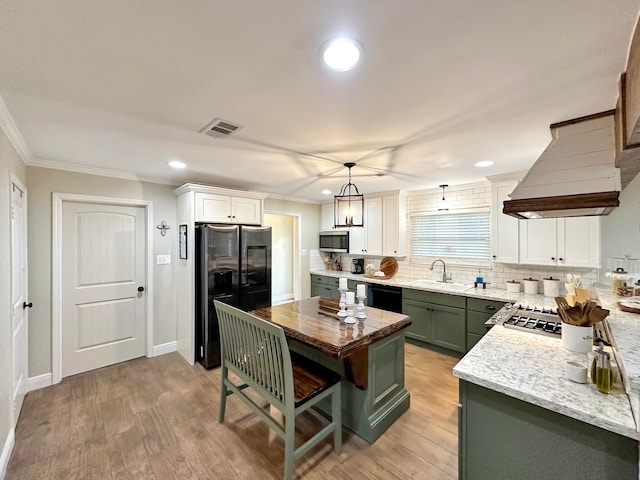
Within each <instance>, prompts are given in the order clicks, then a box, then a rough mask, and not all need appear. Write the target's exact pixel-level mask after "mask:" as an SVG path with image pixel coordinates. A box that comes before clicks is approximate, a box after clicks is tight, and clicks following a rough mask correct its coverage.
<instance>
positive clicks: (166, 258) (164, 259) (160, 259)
mask: <svg viewBox="0 0 640 480" xmlns="http://www.w3.org/2000/svg"><path fill="white" fill-rule="evenodd" d="M156 263H157V264H158V265H169V264H170V263H171V255H156Z"/></svg>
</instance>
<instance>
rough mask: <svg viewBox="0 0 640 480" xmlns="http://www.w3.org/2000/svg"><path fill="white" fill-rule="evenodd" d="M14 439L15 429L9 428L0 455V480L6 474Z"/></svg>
mask: <svg viewBox="0 0 640 480" xmlns="http://www.w3.org/2000/svg"><path fill="white" fill-rule="evenodd" d="M15 440H16V437H15V430H14V429H13V428H12V429H11V430H9V435H7V440H6V441H5V442H4V448H3V449H2V455H0V480H3V479H4V476H5V475H6V474H7V467H8V466H9V459H10V458H11V452H12V451H13V445H14V443H15Z"/></svg>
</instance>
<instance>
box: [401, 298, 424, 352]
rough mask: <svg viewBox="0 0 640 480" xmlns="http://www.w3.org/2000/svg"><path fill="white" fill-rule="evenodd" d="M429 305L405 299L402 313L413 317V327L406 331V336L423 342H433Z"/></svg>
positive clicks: (410, 326)
mask: <svg viewBox="0 0 640 480" xmlns="http://www.w3.org/2000/svg"><path fill="white" fill-rule="evenodd" d="M428 305H429V304H428V303H424V302H417V301H415V300H407V299H404V300H403V301H402V313H404V314H405V315H409V317H411V325H409V327H408V328H407V329H406V330H405V332H406V333H405V336H406V337H407V338H412V339H413V340H419V341H422V342H430V341H431V312H430V311H429V307H428Z"/></svg>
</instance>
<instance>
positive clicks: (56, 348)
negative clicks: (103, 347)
mask: <svg viewBox="0 0 640 480" xmlns="http://www.w3.org/2000/svg"><path fill="white" fill-rule="evenodd" d="M63 202H83V203H96V204H106V205H128V206H134V207H144V209H145V218H146V233H147V245H146V257H147V258H146V266H147V268H146V276H147V282H146V287H145V293H146V295H145V301H146V312H147V318H146V322H145V323H146V332H145V336H146V341H145V345H146V348H145V350H146V351H145V356H147V357H151V356H153V202H150V201H147V200H137V199H126V198H112V197H99V196H91V195H77V194H71V193H57V192H54V193H53V200H52V217H53V218H52V230H53V231H52V242H51V304H52V305H51V310H52V311H51V317H52V327H51V377H52V378H51V380H52V383H53V384H56V383H60V381H61V380H62V204H63Z"/></svg>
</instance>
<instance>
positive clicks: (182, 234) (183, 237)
mask: <svg viewBox="0 0 640 480" xmlns="http://www.w3.org/2000/svg"><path fill="white" fill-rule="evenodd" d="M178 246H179V247H178V248H179V250H180V258H182V259H183V260H186V258H187V226H186V225H180V231H179V233H178Z"/></svg>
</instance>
